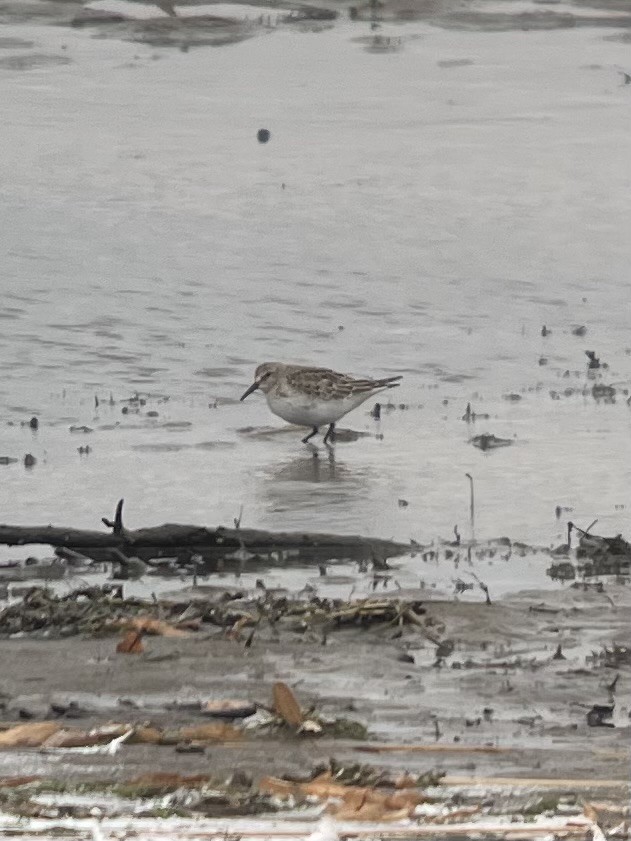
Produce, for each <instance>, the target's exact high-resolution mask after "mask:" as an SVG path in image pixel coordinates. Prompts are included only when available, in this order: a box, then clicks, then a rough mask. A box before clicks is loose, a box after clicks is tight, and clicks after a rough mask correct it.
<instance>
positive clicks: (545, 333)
mask: <svg viewBox="0 0 631 841" xmlns="http://www.w3.org/2000/svg"><path fill="white" fill-rule="evenodd" d="M551 332H552V330H548V328H547V327H546V325H545V324H544V325H543V327H542V328H541V335H542V336H543V337H544V338H545V336H549V335H550V333H551Z"/></svg>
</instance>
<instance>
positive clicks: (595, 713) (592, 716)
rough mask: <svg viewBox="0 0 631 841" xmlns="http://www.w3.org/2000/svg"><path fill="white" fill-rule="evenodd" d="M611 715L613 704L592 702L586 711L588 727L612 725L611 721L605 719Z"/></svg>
mask: <svg viewBox="0 0 631 841" xmlns="http://www.w3.org/2000/svg"><path fill="white" fill-rule="evenodd" d="M612 715H613V705H611V706H609V705H608V704H594V706H593V707H592V708H591V710H590V711H589V712H588V713H587V724H588V726H589V727H613V726H614V723H613V721H605V719H606V718H611V716H612Z"/></svg>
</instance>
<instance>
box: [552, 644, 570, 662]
mask: <svg viewBox="0 0 631 841" xmlns="http://www.w3.org/2000/svg"><path fill="white" fill-rule="evenodd" d="M552 659H553V660H566V659H567V658H566V656H565V654H564V653H563V649H562V648H561V643H559V644H558V645H557V650H556V651H555V652H554V654H553V655H552Z"/></svg>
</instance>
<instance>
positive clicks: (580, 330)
mask: <svg viewBox="0 0 631 841" xmlns="http://www.w3.org/2000/svg"><path fill="white" fill-rule="evenodd" d="M585 333H587V327H585V325H584V324H575V325H574V326H573V327H572V335H573V336H584V335H585Z"/></svg>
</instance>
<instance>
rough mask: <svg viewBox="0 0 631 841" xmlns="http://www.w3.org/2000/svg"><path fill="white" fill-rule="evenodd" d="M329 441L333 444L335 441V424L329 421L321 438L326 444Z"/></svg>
mask: <svg viewBox="0 0 631 841" xmlns="http://www.w3.org/2000/svg"><path fill="white" fill-rule="evenodd" d="M329 441H330V442H331V443H332V444H334V443H335V424H334V423H330V424H329V428H328V429H327V431H326V435H325V436H324V438H323V443H324V444H328V443H329Z"/></svg>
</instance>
